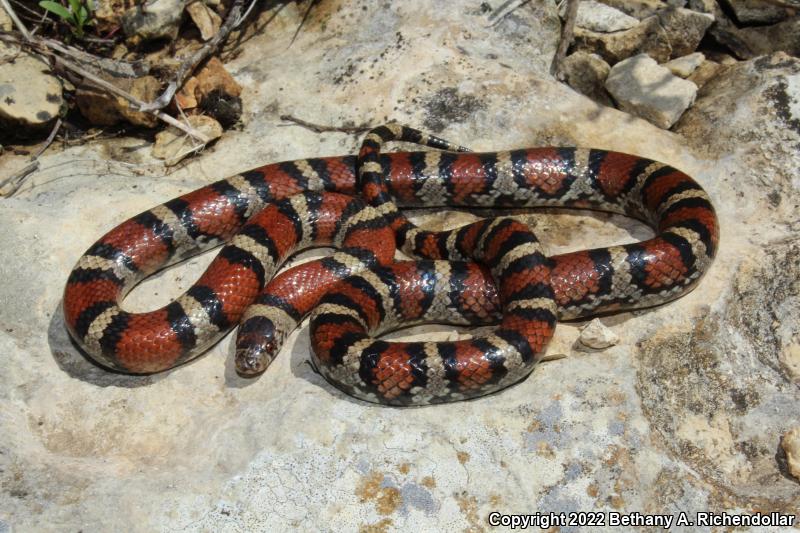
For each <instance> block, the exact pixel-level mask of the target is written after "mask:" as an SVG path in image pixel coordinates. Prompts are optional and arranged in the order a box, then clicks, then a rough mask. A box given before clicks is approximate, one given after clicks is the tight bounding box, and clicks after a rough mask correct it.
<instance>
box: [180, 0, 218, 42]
mask: <svg viewBox="0 0 800 533" xmlns="http://www.w3.org/2000/svg"><path fill="white" fill-rule="evenodd" d="M186 12H187V13H189V16H190V17H191V18H192V22H194V24H195V26H197V29H199V30H200V37H201V38H202V39H203V40H204V41H207V40H209V39H211V38H212V37H213V36H214V35H216V33H217V32H218V31H219V27H220V25H221V24H222V19H221V18H220V16H219V15H217V13H216V12H215V11H214V10H212V9H211V8H209V7H208V6H207V5H206V4H205V3H203V2H202V1H197V2H192V3H190V4H189V5H188V6H187V7H186Z"/></svg>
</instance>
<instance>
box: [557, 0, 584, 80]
mask: <svg viewBox="0 0 800 533" xmlns="http://www.w3.org/2000/svg"><path fill="white" fill-rule="evenodd" d="M579 2H580V0H567V16H566V18H565V19H564V26H563V27H562V28H561V40H560V41H559V42H558V50H556V55H555V56H553V63H552V64H551V65H550V74H552V75H553V76H556V77H559V76H560V74H561V73H560V69H561V63H562V62H563V61H564V57H565V56H566V55H567V50H568V49H569V45H571V44H572V37H573V34H574V33H575V19H576V18H578V3H579Z"/></svg>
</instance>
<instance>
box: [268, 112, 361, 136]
mask: <svg viewBox="0 0 800 533" xmlns="http://www.w3.org/2000/svg"><path fill="white" fill-rule="evenodd" d="M280 119H281V120H285V121H287V122H294V123H295V124H297V125H298V126H302V127H304V128H308V129H310V130H311V131H313V132H315V133H325V132H330V131H337V132H340V133H354V134H358V133H364V132H365V131H369V130H371V129H372V126H368V125H366V124H364V125H361V126H324V125H322V124H315V123H313V122H308V121H307V120H303V119H300V118H297V117H295V116H292V115H281V116H280Z"/></svg>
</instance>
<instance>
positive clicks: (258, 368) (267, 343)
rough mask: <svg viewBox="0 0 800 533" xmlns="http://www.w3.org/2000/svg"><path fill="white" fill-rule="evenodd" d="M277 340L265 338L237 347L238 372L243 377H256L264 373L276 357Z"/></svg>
mask: <svg viewBox="0 0 800 533" xmlns="http://www.w3.org/2000/svg"><path fill="white" fill-rule="evenodd" d="M276 348H277V347H276V345H275V342H274V341H273V340H272V339H264V340H262V341H261V342H258V343H248V345H247V346H244V347H240V346H237V348H236V372H237V373H238V374H239V375H240V376H242V377H255V376H258V375H260V374H263V373H264V371H265V370H266V369H267V367H269V365H270V363H271V362H272V360H273V359H274V358H275V351H276Z"/></svg>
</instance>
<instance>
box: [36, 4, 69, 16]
mask: <svg viewBox="0 0 800 533" xmlns="http://www.w3.org/2000/svg"><path fill="white" fill-rule="evenodd" d="M39 7H43V8H44V9H46V10H47V11H49V12H50V13H55V14H56V15H58V16H59V17H61V18H62V19H64V20H69V19H71V18H72V15H70V12H69V11H67V8H65V7H64V6H62V5H61V4H59V3H58V2H52V1H51V0H42V1H41V2H39Z"/></svg>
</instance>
